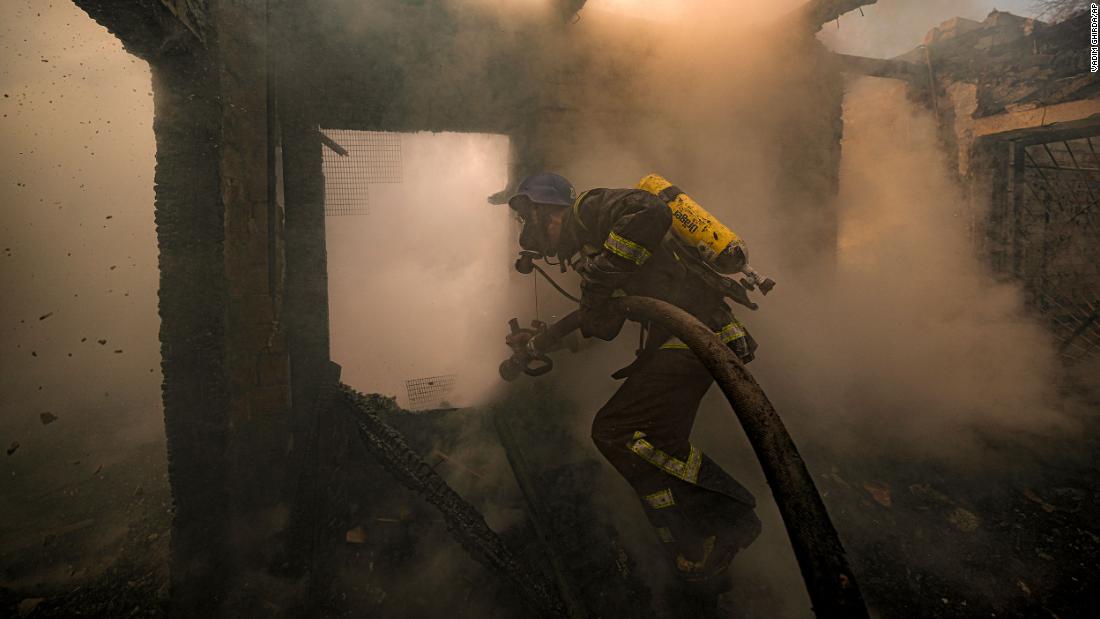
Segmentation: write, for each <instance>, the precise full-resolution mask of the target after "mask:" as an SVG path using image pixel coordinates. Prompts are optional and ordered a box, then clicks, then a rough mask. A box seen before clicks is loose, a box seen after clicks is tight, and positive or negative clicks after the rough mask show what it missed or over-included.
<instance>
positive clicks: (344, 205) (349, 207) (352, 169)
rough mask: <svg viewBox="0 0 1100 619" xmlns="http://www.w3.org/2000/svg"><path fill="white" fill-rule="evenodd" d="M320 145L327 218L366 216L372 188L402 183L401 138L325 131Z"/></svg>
mask: <svg viewBox="0 0 1100 619" xmlns="http://www.w3.org/2000/svg"><path fill="white" fill-rule="evenodd" d="M321 141H322V143H323V144H324V148H323V149H322V151H323V154H322V170H323V171H324V174H325V214H326V215H367V214H369V213H370V189H369V186H370V185H372V184H376V183H400V182H401V178H402V161H401V134H399V133H386V132H381V131H353V130H349V129H326V130H324V131H322V132H321Z"/></svg>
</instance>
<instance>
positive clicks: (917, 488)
mask: <svg viewBox="0 0 1100 619" xmlns="http://www.w3.org/2000/svg"><path fill="white" fill-rule="evenodd" d="M909 492H910V493H912V494H913V496H915V497H917V498H919V499H924V500H926V501H932V502H935V503H944V504H947V505H951V504H953V503H954V501H952V500H951V499H950V498H949V497H948V496H947V495H946V494H944V493H942V492H940V491H939V490H936V489H935V488H933V487H932V486H931V485H929V484H913V485H912V486H909Z"/></svg>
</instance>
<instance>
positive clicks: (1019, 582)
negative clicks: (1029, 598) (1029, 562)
mask: <svg viewBox="0 0 1100 619" xmlns="http://www.w3.org/2000/svg"><path fill="white" fill-rule="evenodd" d="M1016 586H1017V587H1019V588H1020V591H1023V592H1024V593H1026V594H1028V595H1031V589H1030V588H1028V586H1027V585H1026V584H1025V583H1024V581H1022V580H1020V579H1016Z"/></svg>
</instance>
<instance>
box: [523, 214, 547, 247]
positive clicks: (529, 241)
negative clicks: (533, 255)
mask: <svg viewBox="0 0 1100 619" xmlns="http://www.w3.org/2000/svg"><path fill="white" fill-rule="evenodd" d="M519 246H520V247H522V248H523V249H526V250H528V251H537V252H538V253H540V254H542V255H544V256H550V255H553V248H551V247H550V234H549V232H548V231H547V230H546V224H544V223H542V222H541V221H540V220H539V218H538V217H537V216H532V217H528V218H526V219H524V220H523V231H521V232H520V234H519Z"/></svg>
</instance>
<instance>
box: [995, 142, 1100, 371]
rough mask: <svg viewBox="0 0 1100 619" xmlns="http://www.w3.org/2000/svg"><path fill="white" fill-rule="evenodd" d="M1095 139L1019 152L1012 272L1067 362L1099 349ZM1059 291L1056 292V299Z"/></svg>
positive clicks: (1099, 175) (1099, 157)
mask: <svg viewBox="0 0 1100 619" xmlns="http://www.w3.org/2000/svg"><path fill="white" fill-rule="evenodd" d="M1098 151H1100V137H1098V136H1095V135H1094V136H1085V137H1080V138H1077V139H1070V140H1056V141H1051V142H1044V143H1041V144H1030V145H1027V146H1024V147H1022V148H1019V149H1018V150H1017V153H1018V155H1017V156H1018V160H1017V162H1016V164H1017V169H1018V170H1019V171H1020V177H1019V181H1020V194H1019V196H1018V198H1017V199H1018V202H1017V205H1018V208H1017V211H1016V222H1015V225H1016V230H1015V235H1016V244H1017V248H1016V266H1015V270H1016V272H1017V274H1018V275H1019V276H1020V277H1021V278H1022V279H1023V280H1024V282H1025V283H1026V285H1027V288H1028V291H1029V293H1030V295H1029V296H1030V299H1031V303H1032V305H1033V306H1034V307H1035V308H1036V309H1038V310H1039V311H1040V312H1041V313H1042V314H1043V316H1044V317H1045V318H1046V319H1047V320H1048V321H1049V323H1050V324H1051V327H1052V329H1053V331H1054V333H1055V335H1056V336H1057V337H1058V339H1059V341H1060V347H1059V348H1060V350H1061V351H1062V353H1063V354H1064V355H1066V356H1067V357H1071V358H1074V359H1082V358H1085V357H1088V356H1091V355H1092V354H1094V353H1096V352H1097V351H1098V350H1100V325H1098V324H1097V317H1098V315H1100V314H1098V312H1097V308H1100V298H1098V295H1097V294H1096V291H1097V290H1100V243H1097V241H1096V240H1097V239H1098V238H1100V152H1098ZM1055 291H1056V292H1055Z"/></svg>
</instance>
